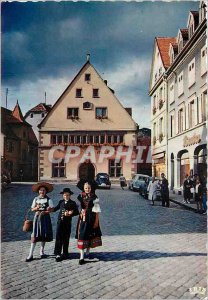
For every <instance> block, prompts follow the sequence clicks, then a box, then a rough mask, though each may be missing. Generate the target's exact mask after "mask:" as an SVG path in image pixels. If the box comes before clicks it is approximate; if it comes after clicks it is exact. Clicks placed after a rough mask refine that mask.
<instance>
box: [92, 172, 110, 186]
mask: <svg viewBox="0 0 208 300" xmlns="http://www.w3.org/2000/svg"><path fill="white" fill-rule="evenodd" d="M95 181H96V183H97V186H98V188H108V189H110V188H111V181H110V177H109V175H108V174H107V173H98V174H97V175H96V178H95Z"/></svg>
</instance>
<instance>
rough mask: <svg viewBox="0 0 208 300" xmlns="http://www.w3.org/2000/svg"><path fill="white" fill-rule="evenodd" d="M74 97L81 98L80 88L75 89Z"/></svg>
mask: <svg viewBox="0 0 208 300" xmlns="http://www.w3.org/2000/svg"><path fill="white" fill-rule="evenodd" d="M76 98H82V89H76Z"/></svg>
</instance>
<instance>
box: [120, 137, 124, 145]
mask: <svg viewBox="0 0 208 300" xmlns="http://www.w3.org/2000/svg"><path fill="white" fill-rule="evenodd" d="M123 141H124V136H123V135H119V143H123Z"/></svg>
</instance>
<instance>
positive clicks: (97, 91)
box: [92, 89, 99, 98]
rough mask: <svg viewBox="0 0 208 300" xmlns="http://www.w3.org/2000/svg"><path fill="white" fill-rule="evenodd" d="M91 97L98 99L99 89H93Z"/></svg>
mask: <svg viewBox="0 0 208 300" xmlns="http://www.w3.org/2000/svg"><path fill="white" fill-rule="evenodd" d="M92 96H93V98H99V89H93V92H92Z"/></svg>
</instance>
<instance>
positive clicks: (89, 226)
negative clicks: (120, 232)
mask: <svg viewBox="0 0 208 300" xmlns="http://www.w3.org/2000/svg"><path fill="white" fill-rule="evenodd" d="M77 199H78V200H79V201H80V205H81V211H80V215H79V219H78V223H77V230H76V236H75V238H76V239H77V240H78V241H77V248H78V249H79V250H80V259H79V264H80V265H82V264H84V263H85V260H84V249H86V257H87V258H89V255H90V248H95V247H98V246H102V240H101V236H102V233H101V230H100V225H99V213H100V212H101V210H100V205H99V199H98V197H97V196H96V195H95V193H93V192H92V190H91V185H90V184H89V183H88V182H86V183H85V184H84V192H82V193H81V194H80V195H79V196H78V198H77Z"/></svg>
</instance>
